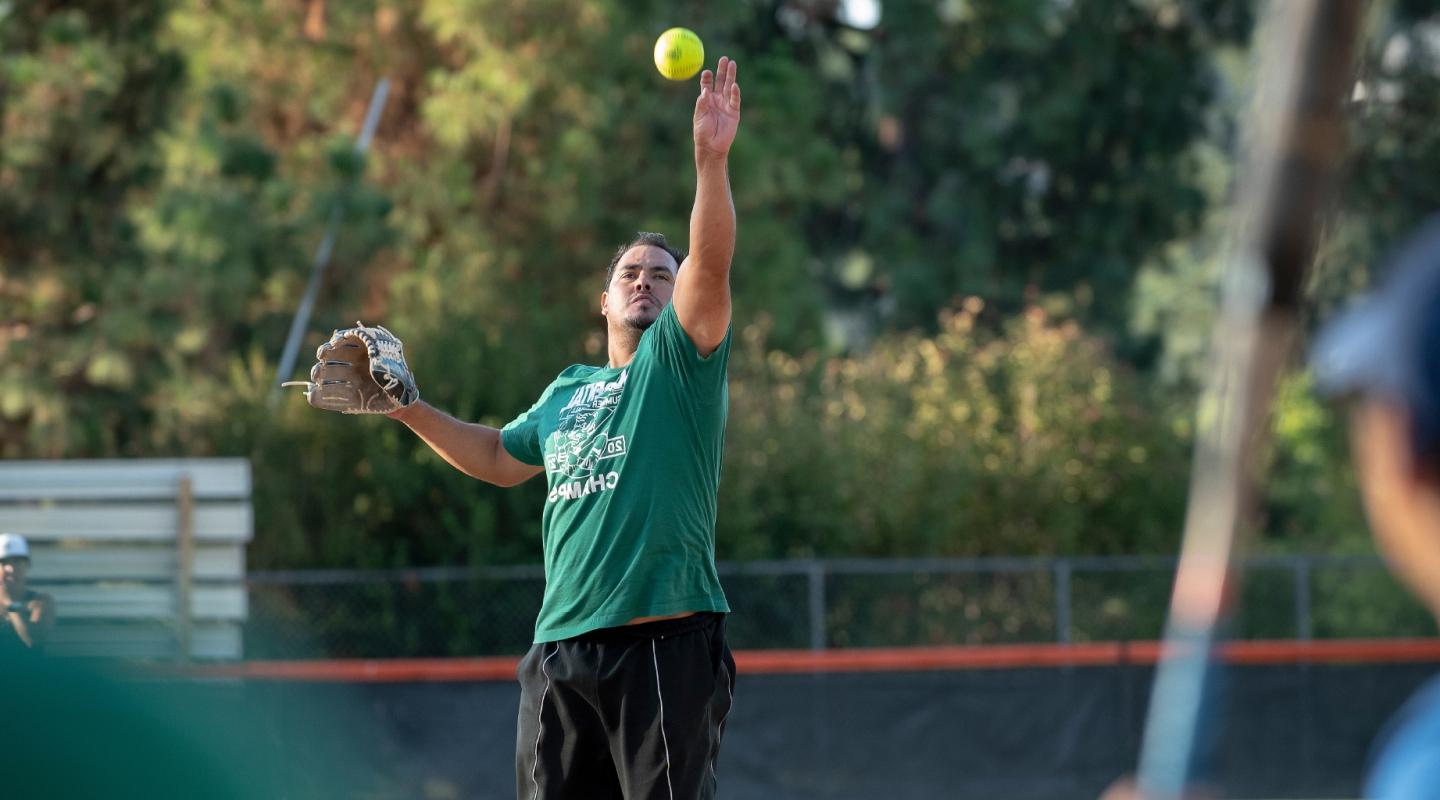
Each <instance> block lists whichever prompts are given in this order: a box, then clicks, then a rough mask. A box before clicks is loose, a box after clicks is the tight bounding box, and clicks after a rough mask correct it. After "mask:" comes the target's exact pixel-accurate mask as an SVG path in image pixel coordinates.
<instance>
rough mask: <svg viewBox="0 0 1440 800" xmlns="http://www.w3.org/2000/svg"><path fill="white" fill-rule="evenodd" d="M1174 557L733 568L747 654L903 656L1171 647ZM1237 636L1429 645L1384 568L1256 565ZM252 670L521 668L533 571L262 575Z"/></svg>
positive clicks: (735, 620)
mask: <svg viewBox="0 0 1440 800" xmlns="http://www.w3.org/2000/svg"><path fill="white" fill-rule="evenodd" d="M1174 569H1175V559H1173V558H1159V557H1141V556H1130V557H1106V558H980V559H887V560H871V559H816V560H795V561H764V562H747V563H725V564H721V565H720V574H721V580H722V582H723V583H724V586H725V591H726V594H727V596H728V598H729V600H730V605H731V607H732V610H733V611H734V612H735V613H734V614H733V615H732V616H731V618H730V622H729V634H730V639H731V643H732V645H733V646H734V647H735V648H737V649H741V648H744V649H752V648H755V649H760V648H815V649H822V648H829V647H898V646H921V645H947V644H1006V643H1019V642H1085V641H1116V640H1147V639H1157V638H1159V637H1160V634H1161V629H1162V627H1163V624H1164V618H1165V610H1166V606H1167V603H1168V600H1169V592H1170V586H1171V581H1172V578H1173V574H1174ZM1245 569H1246V578H1245V588H1244V595H1243V597H1242V598H1241V602H1240V604H1239V613H1238V615H1237V618H1236V620H1235V629H1234V630H1233V631H1232V634H1233V635H1234V636H1236V637H1238V638H1248V639H1291V638H1298V639H1309V638H1352V637H1389V636H1424V635H1433V633H1434V623H1433V621H1432V620H1431V619H1430V618H1429V616H1428V615H1427V614H1426V613H1425V612H1424V610H1423V609H1421V608H1420V607H1419V606H1417V605H1416V604H1415V603H1414V602H1412V601H1411V600H1410V599H1409V597H1408V596H1407V595H1406V594H1405V593H1404V592H1403V590H1401V589H1400V588H1399V587H1398V586H1397V585H1396V584H1395V582H1394V581H1393V580H1392V579H1391V578H1390V576H1389V574H1388V573H1387V572H1386V571H1385V570H1384V569H1383V567H1382V565H1381V564H1380V562H1379V561H1378V559H1376V558H1374V557H1340V556H1264V557H1255V558H1251V559H1249V560H1248V561H1247V562H1246V565H1245ZM248 582H249V593H250V616H249V621H248V622H247V624H246V631H245V651H246V655H247V657H249V658H397V657H444V656H484V655H512V654H518V653H521V652H523V651H524V650H525V649H526V648H527V647H528V646H529V643H530V639H531V630H532V626H533V624H534V621H535V615H536V613H537V612H538V611H539V608H540V598H541V593H542V591H543V589H544V575H543V573H542V571H541V569H540V567H539V566H538V565H537V566H516V567H438V568H424V569H410V570H306V571H286V572H257V573H252V574H251V575H250V577H249V580H248Z"/></svg>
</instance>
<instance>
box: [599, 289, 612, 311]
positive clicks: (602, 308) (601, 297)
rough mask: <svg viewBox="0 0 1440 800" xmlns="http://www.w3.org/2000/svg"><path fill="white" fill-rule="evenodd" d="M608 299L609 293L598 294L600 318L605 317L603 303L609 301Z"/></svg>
mask: <svg viewBox="0 0 1440 800" xmlns="http://www.w3.org/2000/svg"><path fill="white" fill-rule="evenodd" d="M609 298H610V292H608V291H606V292H601V293H600V316H602V317H603V316H605V303H606V301H607V300H609Z"/></svg>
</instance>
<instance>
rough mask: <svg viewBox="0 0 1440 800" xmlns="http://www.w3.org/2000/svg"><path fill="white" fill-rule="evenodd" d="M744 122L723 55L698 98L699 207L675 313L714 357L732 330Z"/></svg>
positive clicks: (698, 345) (704, 351) (692, 214)
mask: <svg viewBox="0 0 1440 800" xmlns="http://www.w3.org/2000/svg"><path fill="white" fill-rule="evenodd" d="M739 126H740V84H739V83H737V82H736V80H735V62H734V61H732V60H730V59H729V58H724V57H722V58H721V59H720V63H719V64H717V65H716V67H715V72H714V73H713V74H712V73H711V72H710V70H708V69H707V70H705V71H704V72H703V73H701V75H700V97H699V98H698V99H696V101H695V119H694V134H695V207H694V208H693V209H692V210H691V212H690V255H689V256H688V257H687V258H686V259H685V263H684V264H683V265H682V266H681V268H680V274H679V276H678V277H677V278H676V284H675V297H674V300H673V302H674V304H675V315H676V317H677V318H678V319H679V320H680V326H681V327H682V328H684V329H685V333H687V334H689V336H690V341H692V342H694V343H695V347H696V349H697V350H699V351H700V355H702V356H708V355H710V354H711V353H712V352H714V351H715V349H716V348H717V347H719V346H720V343H721V342H723V341H724V340H725V334H726V332H727V331H728V330H729V329H730V259H731V258H732V257H733V256H734V254H735V203H734V201H733V200H732V199H731V197H730V173H729V158H730V145H731V144H732V143H733V142H734V141H735V133H736V131H737V130H738V129H739Z"/></svg>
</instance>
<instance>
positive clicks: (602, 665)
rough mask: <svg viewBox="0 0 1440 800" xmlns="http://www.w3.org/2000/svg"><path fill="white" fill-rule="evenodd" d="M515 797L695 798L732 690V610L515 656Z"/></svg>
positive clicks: (708, 793) (711, 771) (705, 785)
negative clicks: (728, 614)
mask: <svg viewBox="0 0 1440 800" xmlns="http://www.w3.org/2000/svg"><path fill="white" fill-rule="evenodd" d="M518 673H519V677H520V719H519V725H518V726H517V730H518V733H517V735H516V738H515V778H516V797H517V798H519V800H554V798H565V799H566V800H581V799H583V800H607V798H616V799H617V800H618V799H619V798H624V800H657V799H658V800H696V798H713V797H714V796H715V784H716V775H715V760H716V759H717V758H718V757H719V755H720V736H721V734H723V733H724V731H725V717H726V715H728V714H729V713H730V705H731V702H732V699H733V696H734V690H735V659H734V658H732V657H731V655H730V648H729V647H728V646H726V644H725V615H724V614H716V613H703V614H693V615H691V616H688V617H682V618H680V619H673V620H661V621H659V622H647V623H643V624H640V625H627V626H624V627H619V628H605V629H603V630H598V631H593V632H591V633H586V634H582V635H580V636H576V637H574V638H572V639H564V640H561V641H558V642H542V643H540V644H536V645H533V646H532V647H531V648H530V652H529V653H527V654H526V655H525V657H524V658H523V659H521V660H520V667H519V670H518Z"/></svg>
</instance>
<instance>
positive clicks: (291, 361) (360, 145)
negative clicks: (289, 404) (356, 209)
mask: <svg viewBox="0 0 1440 800" xmlns="http://www.w3.org/2000/svg"><path fill="white" fill-rule="evenodd" d="M389 96H390V79H389V78H381V79H380V81H379V82H378V83H376V84H375V91H374V92H373V93H372V94H371V95H370V107H369V108H368V109H367V110H366V111H365V122H364V123H363V124H362V125H361V126H360V137H359V138H358V139H356V140H355V152H356V153H357V154H358V155H361V156H363V155H365V152H366V151H367V150H369V149H370V142H371V140H372V139H374V138H375V127H376V126H377V125H378V124H380V113H381V112H382V111H384V109H385V100H386V98H388V97H389ZM342 200H343V198H336V200H335V206H334V207H333V208H331V209H330V220H329V222H328V223H326V226H325V236H324V238H322V239H321V240H320V246H319V247H317V248H316V249H315V260H314V261H313V262H312V263H311V267H310V281H309V283H308V284H306V286H305V295H304V296H303V297H302V298H301V299H300V307H299V308H297V309H296V310H295V318H294V319H293V320H291V322H290V333H289V335H287V336H286V337H285V351H284V353H283V354H282V355H281V356H280V366H279V368H277V369H276V370H275V384H274V385H273V386H271V387H270V405H271V407H274V405H275V401H276V400H277V399H278V398H279V396H280V384H281V383H283V382H284V381H285V380H286V379H287V378H288V376H289V375H290V373H291V372H293V371H294V369H295V357H296V355H297V354H298V353H299V351H300V340H301V339H302V338H303V337H304V335H305V328H306V326H308V325H309V324H310V312H311V311H312V310H313V309H314V308H315V297H316V295H318V294H319V293H320V279H321V278H322V277H323V276H324V275H325V267H326V266H328V265H329V263H330V255H331V253H333V252H334V251H335V235H336V231H337V229H338V228H339V227H340V220H341V218H342V216H343V215H344V212H343V206H342Z"/></svg>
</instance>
